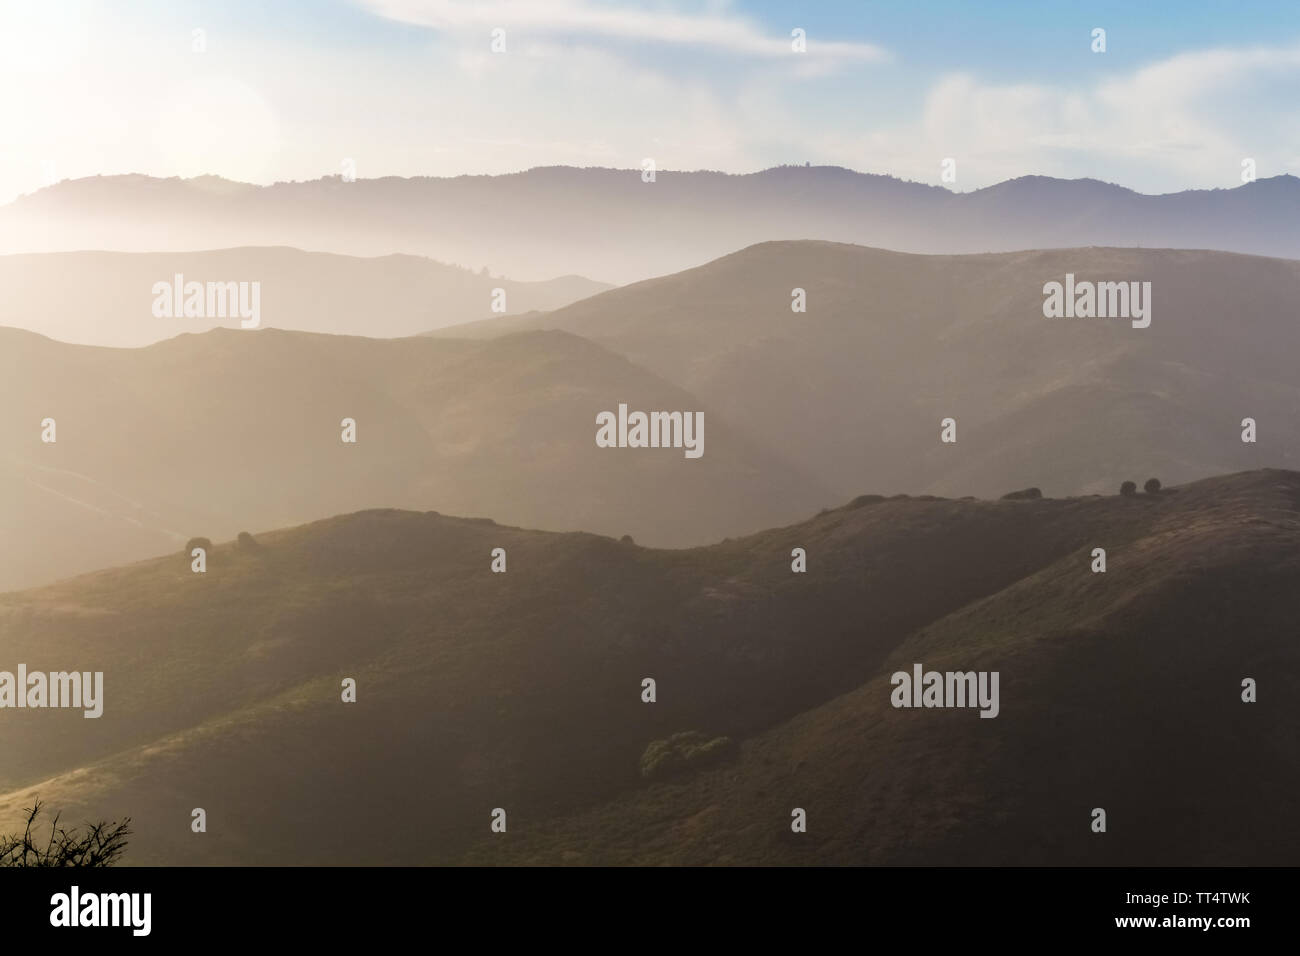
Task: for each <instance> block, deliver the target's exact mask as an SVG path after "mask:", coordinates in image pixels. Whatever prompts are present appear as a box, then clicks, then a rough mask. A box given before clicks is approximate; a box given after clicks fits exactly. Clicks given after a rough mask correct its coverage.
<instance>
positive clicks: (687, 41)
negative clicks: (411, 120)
mask: <svg viewBox="0 0 1300 956" xmlns="http://www.w3.org/2000/svg"><path fill="white" fill-rule="evenodd" d="M359 2H360V3H361V4H362V5H363V6H365V7H366V8H367V9H369V10H371V11H372V12H374V13H376V14H378V15H380V16H382V17H385V18H387V19H390V20H396V21H399V22H402V23H410V24H414V25H416V26H424V27H430V28H432V29H435V30H468V29H482V30H491V29H493V28H496V27H502V28H505V29H506V30H507V35H508V32H509V30H511V29H512V28H515V29H521V30H526V31H529V32H531V33H534V34H542V33H553V34H571V35H577V36H605V37H618V38H621V39H627V40H649V41H655V42H659V43H667V44H675V45H684V46H698V47H711V48H714V49H718V50H724V51H728V52H731V53H737V54H744V55H750V56H770V57H775V56H790V55H791V39H790V33H789V30H787V31H786V32H785V34H783V35H770V34H767V33H764V32H763V31H761V30H760V29H759V28H758V27H756V26H755V25H754V24H753V23H751V22H750V21H749V20H746V19H744V18H743V17H739V16H736V15H734V14H729V13H727V12H726V11H725V9H722V8H718V6H717V5H716V4H715V5H712V6H713V8H714V9H713V10H710V11H706V12H703V13H681V12H678V11H674V10H664V9H656V10H650V9H647V8H644V7H637V6H628V5H625V4H614V3H610V2H607V0H606V2H593V0H359ZM797 26H798V24H797V23H792V24H791V25H790V29H794V28H795V27H797ZM800 55H801V56H807V57H810V58H820V59H822V60H858V61H863V62H873V63H879V62H885V61H888V60H889V59H890V58H891V57H890V54H889V52H888V51H886V50H885V49H883V48H882V47H879V46H877V45H875V44H872V43H855V42H848V41H840V40H828V41H823V40H820V39H819V38H818V37H817V36H815V35H814V36H810V37H808V51H807V53H806V54H800Z"/></svg>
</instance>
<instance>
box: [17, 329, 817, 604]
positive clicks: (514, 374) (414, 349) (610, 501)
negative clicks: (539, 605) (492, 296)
mask: <svg viewBox="0 0 1300 956" xmlns="http://www.w3.org/2000/svg"><path fill="white" fill-rule="evenodd" d="M620 402H627V403H629V404H630V406H631V407H632V408H642V409H665V410H701V411H705V412H706V415H705V421H706V426H705V435H704V437H705V452H704V455H703V457H701V458H698V459H694V460H688V459H686V458H685V457H684V454H683V452H682V451H681V450H680V449H622V450H611V449H607V448H605V449H602V448H599V447H597V445H596V443H595V436H596V414H597V413H598V412H600V411H602V410H607V409H616V408H617V407H618V403H620ZM47 417H48V418H53V419H55V421H56V422H57V428H58V431H57V438H58V440H57V442H56V443H54V444H48V443H43V442H42V440H41V437H42V428H41V422H42V421H43V420H44V419H46V418H47ZM344 418H352V419H354V420H355V421H356V423H357V438H358V440H357V443H356V444H344V443H343V441H342V440H341V433H342V429H341V427H340V423H341V421H342V420H343V419H344ZM0 448H3V449H4V451H3V452H0V491H3V492H4V493H3V494H0V540H4V541H5V542H7V543H8V546H7V547H6V548H4V549H2V550H0V589H8V588H14V587H21V586H28V585H32V584H36V583H45V582H48V581H51V580H54V579H56V578H58V577H62V576H66V575H69V574H73V573H79V572H82V571H88V570H90V569H92V568H95V567H104V566H106V565H111V564H119V563H122V562H124V561H129V560H134V559H138V558H143V557H147V556H149V555H155V554H162V553H165V552H169V551H172V550H175V549H178V548H180V546H181V545H182V544H183V543H184V541H185V540H186V539H187V538H188V537H189V536H191V535H196V534H198V535H208V536H210V537H213V538H216V539H220V538H232V537H234V535H235V534H237V533H238V532H239V531H241V530H247V531H253V532H257V531H261V530H264V529H268V528H277V527H285V526H288V525H293V524H298V523H301V522H303V521H309V520H314V519H317V518H321V517H325V516H328V515H333V514H339V513H342V512H351V511H355V510H357V508H358V507H361V506H364V507H406V508H415V509H420V510H423V509H428V508H434V509H437V510H440V511H444V512H454V513H459V514H469V515H474V514H488V515H493V516H495V517H496V518H497V519H499V520H502V521H507V522H510V523H514V524H526V525H531V526H534V527H542V528H552V529H557V530H571V529H583V530H591V531H596V532H601V533H604V534H610V535H616V536H621V535H623V534H632V535H633V536H635V537H636V538H637V540H639V541H643V542H644V543H647V544H660V545H667V546H675V545H682V544H690V543H701V542H705V541H710V540H717V539H719V538H722V537H724V536H726V535H729V534H737V533H742V532H750V531H753V530H755V529H757V528H761V527H764V526H765V525H770V524H775V523H780V522H786V521H791V520H795V519H797V518H800V517H804V516H806V515H808V514H810V513H812V512H813V511H815V510H816V509H817V508H819V507H821V506H823V505H824V504H826V503H828V501H829V500H831V499H830V496H829V495H827V494H826V493H825V492H824V491H823V490H822V489H821V487H820V486H819V484H818V483H817V482H816V481H814V480H811V479H808V478H806V477H805V476H804V474H803V473H802V472H801V471H800V470H799V469H798V468H797V467H796V466H794V465H792V464H789V463H788V461H787V460H786V459H783V458H780V457H779V456H777V455H774V454H773V453H771V452H768V451H765V450H763V449H761V448H757V447H755V446H754V444H753V443H751V442H750V441H749V440H748V439H747V438H745V437H744V436H743V435H741V434H739V433H738V432H737V431H735V430H734V429H732V428H730V427H729V426H728V424H727V423H726V422H725V421H723V420H722V419H721V417H720V416H718V415H717V414H716V413H715V412H714V411H713V410H712V409H711V408H710V407H709V406H707V405H705V404H703V403H702V402H700V400H699V399H697V398H695V397H694V396H691V395H689V394H687V393H685V392H684V391H682V390H681V389H679V388H677V387H675V386H673V385H670V384H669V383H667V382H665V381H663V380H662V379H660V378H658V377H656V376H654V375H652V374H650V373H647V372H645V371H644V370H643V369H640V368H637V367H636V366H635V365H633V364H631V363H630V362H628V361H627V360H626V359H623V358H621V357H619V356H616V355H613V354H611V353H610V352H608V351H606V350H604V349H602V348H600V347H599V346H597V345H594V344H592V343H590V342H586V341H583V340H582V339H579V338H576V337H574V336H571V335H567V334H565V333H549V332H544V333H527V334H523V335H520V336H517V337H509V338H506V339H501V340H499V341H493V342H461V341H456V342H453V341H438V340H434V339H430V338H424V337H420V338H412V339H395V340H383V339H365V338H354V337H345V336H329V335H312V334H307V333H298V332H285V331H280V330H275V329H267V330H262V331H231V330H214V331H212V332H209V333H205V334H202V335H186V336H180V337H177V338H174V339H170V340H168V341H166V342H162V343H159V344H157V345H154V346H150V347H148V348H144V349H103V348H92V347H86V346H70V345H63V344H60V343H56V342H52V341H50V340H48V339H44V338H41V337H39V336H36V335H33V334H31V333H27V332H20V331H18V330H13V329H0Z"/></svg>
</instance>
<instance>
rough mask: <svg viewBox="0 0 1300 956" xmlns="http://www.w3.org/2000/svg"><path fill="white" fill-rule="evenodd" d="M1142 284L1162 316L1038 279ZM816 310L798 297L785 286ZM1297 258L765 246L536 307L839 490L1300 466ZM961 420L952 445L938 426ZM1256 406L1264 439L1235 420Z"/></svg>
mask: <svg viewBox="0 0 1300 956" xmlns="http://www.w3.org/2000/svg"><path fill="white" fill-rule="evenodd" d="M1066 273H1072V274H1074V275H1075V276H1076V277H1077V278H1078V279H1079V280H1080V281H1084V280H1087V281H1093V282H1100V281H1144V282H1150V283H1151V297H1152V306H1153V312H1152V320H1151V324H1150V326H1149V327H1148V328H1133V327H1132V325H1131V323H1130V321H1129V320H1125V319H1112V318H1068V319H1067V318H1057V319H1049V318H1045V317H1044V316H1043V300H1044V296H1043V286H1044V284H1045V283H1047V282H1050V281H1056V282H1062V281H1063V280H1064V278H1065V275H1066ZM794 288H800V289H803V290H805V292H806V296H807V312H806V313H795V312H792V311H791V301H792V300H791V290H792V289H794ZM1297 301H1300V263H1297V262H1293V261H1288V260H1280V259H1261V258H1252V257H1248V256H1240V255H1232V254H1226V253H1216V252H1203V251H1173V250H1161V249H1152V250H1147V249H1066V250H1053V251H1037V252H1019V253H1006V254H1001V255H979V256H914V255H905V254H902V253H896V252H887V251H884V250H880V249H865V248H861V247H858V246H848V245H837V244H833V243H825V242H776V243H766V244H763V245H759V246H754V247H752V248H749V249H744V250H742V251H740V252H737V253H735V254H734V255H730V256H727V257H725V258H723V259H719V260H717V261H716V262H711V263H709V264H708V265H705V266H701V267H700V268H697V269H691V270H688V271H686V272H682V273H680V274H677V275H672V276H665V277H663V278H659V279H652V280H648V281H646V282H642V283H638V284H635V285H631V286H627V287H624V288H621V289H615V290H612V291H610V292H606V293H603V294H601V295H598V296H595V297H593V298H590V299H586V300H584V301H582V302H578V303H575V304H573V305H571V306H569V307H567V308H564V309H561V310H559V311H557V312H554V313H550V314H546V315H532V316H521V317H515V318H506V319H495V320H486V321H483V322H478V323H472V324H470V325H468V326H463V327H459V328H455V329H448V330H445V331H444V332H443V333H442V334H444V335H456V336H473V337H479V336H491V335H493V334H496V333H498V332H502V331H509V330H518V329H536V328H550V329H563V330H566V331H569V332H572V333H574V334H576V335H581V336H583V337H585V338H588V339H591V340H592V341H595V342H598V343H600V344H602V345H604V346H606V347H607V348H610V349H611V350H613V351H615V352H618V353H620V354H622V355H625V356H626V357H627V358H629V359H630V360H631V361H633V362H636V363H637V364H638V365H642V366H644V367H645V368H648V369H650V370H652V371H654V372H656V373H657V374H659V375H662V376H664V377H665V378H667V379H669V380H670V381H673V382H676V383H677V384H679V385H681V386H682V387H683V388H685V389H687V390H688V391H690V392H692V393H693V394H696V395H699V396H700V398H701V400H703V401H705V402H708V403H709V404H710V405H711V406H713V407H716V408H717V409H718V411H719V413H720V414H722V415H724V416H726V417H727V419H728V420H729V421H732V422H734V423H735V424H736V425H737V426H739V427H742V428H744V429H746V430H747V431H748V432H749V433H750V434H752V435H754V436H755V437H756V438H758V439H760V440H763V441H765V442H767V443H768V444H769V446H770V447H772V448H779V449H780V450H781V451H782V453H784V454H786V455H790V456H792V457H794V458H795V459H796V460H798V461H799V462H801V463H802V464H803V465H804V466H805V467H806V468H807V469H808V470H809V471H810V472H812V473H813V474H814V475H816V476H817V477H818V478H819V479H820V480H822V481H823V482H825V483H826V484H828V485H830V486H831V487H832V488H834V489H836V490H837V491H838V492H839V493H840V494H841V495H845V496H847V495H851V494H853V493H855V492H856V491H857V490H858V489H859V488H861V487H863V485H864V484H866V485H867V486H869V487H872V488H875V489H877V490H879V491H883V492H895V491H897V492H919V491H926V492H932V493H934V494H945V495H957V494H977V495H981V496H994V495H998V494H1002V493H1003V492H1005V491H1007V490H1009V489H1012V488H1021V487H1024V486H1025V485H1027V484H1034V485H1038V486H1040V487H1042V488H1043V489H1045V490H1046V491H1047V492H1048V493H1049V494H1084V493H1107V494H1109V493H1112V492H1114V491H1115V490H1116V489H1117V488H1118V486H1119V481H1120V479H1121V478H1122V477H1123V476H1125V475H1151V474H1155V475H1160V476H1162V477H1163V478H1164V479H1165V480H1166V481H1176V482H1183V481H1190V480H1194V479H1197V478H1203V477H1206V476H1209V475H1214V474H1221V473H1224V472H1229V471H1238V470H1241V469H1246V468H1256V467H1260V466H1281V467H1295V466H1296V465H1298V464H1300V416H1297V415H1296V413H1295V410H1296V409H1297V408H1300V384H1298V383H1297V379H1296V375H1295V372H1294V368H1293V362H1292V360H1291V356H1293V355H1295V354H1297V353H1298V352H1300V324H1297V323H1296V321H1295V320H1294V316H1295V303H1296V302H1297ZM949 416H951V417H953V418H955V419H956V420H957V442H956V444H942V443H940V441H939V432H940V422H941V420H942V419H944V418H947V417H949ZM1246 417H1251V418H1254V419H1255V420H1256V422H1257V423H1258V429H1259V431H1258V436H1259V440H1258V443H1256V444H1244V443H1243V442H1242V441H1241V421H1242V419H1243V418H1246Z"/></svg>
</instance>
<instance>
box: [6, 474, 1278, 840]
mask: <svg viewBox="0 0 1300 956" xmlns="http://www.w3.org/2000/svg"><path fill="white" fill-rule="evenodd" d="M258 541H259V543H260V547H256V548H247V547H246V548H238V547H236V546H235V545H233V544H232V545H220V546H218V547H217V548H216V549H215V551H214V552H213V554H212V556H211V560H210V564H209V570H208V572H207V573H206V574H205V575H196V574H192V573H191V572H190V570H189V562H188V559H187V558H186V557H184V556H182V555H180V554H179V553H178V554H177V555H175V556H172V557H168V558H163V559H158V560H153V561H149V562H144V563H141V564H138V565H134V566H131V567H126V568H120V569H116V570H111V571H103V572H99V573H96V574H93V575H89V576H86V577H83V578H79V579H76V580H72V581H67V582H63V583H61V584H58V585H55V586H52V587H49V588H45V589H42V590H40V591H31V592H25V593H20V594H9V595H3V596H0V655H2V657H3V660H4V661H5V662H6V665H5V666H12V664H16V663H17V662H25V663H27V664H28V666H29V667H30V668H32V669H38V668H40V669H55V668H63V667H71V666H76V667H78V668H81V669H102V670H103V671H104V672H105V688H106V704H105V711H104V716H103V717H102V718H100V719H99V720H95V721H87V720H84V719H82V717H81V715H80V714H79V713H68V712H64V711H57V712H56V711H43V712H40V711H26V712H10V713H9V716H8V717H7V720H8V721H9V722H10V724H11V725H14V726H17V725H16V723H15V721H19V720H20V721H21V722H22V725H23V727H22V730H21V732H18V731H15V732H13V733H10V734H7V736H6V759H5V761H4V762H3V764H0V793H2V794H3V795H2V796H0V817H12V816H14V814H15V812H16V810H15V808H17V807H21V806H22V805H23V802H22V801H23V800H26V799H29V798H30V796H31V794H32V793H33V792H36V791H39V793H40V794H41V796H42V798H43V799H46V800H48V801H49V802H50V803H51V804H52V805H58V806H60V807H64V808H67V811H68V812H69V813H73V812H75V813H79V814H82V815H86V816H96V817H101V816H114V815H127V814H129V815H130V816H132V818H133V821H134V826H135V827H136V829H137V836H136V838H135V839H134V840H133V855H132V862H135V863H153V862H173V863H325V862H330V863H377V862H387V863H430V862H456V861H462V862H480V863H482V862H535V861H548V862H555V861H558V862H572V863H593V862H617V863H625V862H693V863H699V862H714V863H728V862H748V863H808V862H873V863H898V862H918V861H924V862H957V863H994V862H1003V863H1007V862H1009V863H1029V862H1052V863H1161V864H1169V863H1197V864H1216V863H1241V862H1249V863H1268V862H1280V861H1284V860H1287V859H1293V858H1294V854H1295V852H1296V850H1297V848H1298V847H1300V828H1298V827H1297V824H1296V822H1295V821H1296V819H1297V816H1296V811H1297V809H1300V808H1298V807H1297V805H1296V804H1297V799H1298V798H1297V796H1296V795H1297V792H1300V791H1298V790H1297V783H1300V751H1297V749H1296V748H1295V746H1294V742H1295V736H1294V728H1295V726H1296V720H1297V717H1300V713H1297V708H1296V704H1295V701H1296V700H1297V696H1296V692H1297V691H1298V690H1300V658H1297V656H1296V654H1295V651H1294V647H1293V644H1294V642H1293V640H1292V638H1291V633H1292V631H1293V623H1294V620H1295V618H1296V615H1297V611H1300V608H1298V607H1297V601H1300V548H1297V544H1300V474H1297V473H1294V472H1281V471H1257V472H1251V473H1244V474H1236V475H1231V476H1227V477H1222V478H1215V479H1211V480H1206V481H1202V482H1198V483H1196V484H1193V485H1189V486H1186V487H1183V488H1178V489H1173V490H1170V491H1167V492H1166V493H1162V494H1158V495H1146V494H1144V495H1138V496H1133V497H1119V496H1115V497H1106V498H1100V497H1089V498H1074V499H1050V498H1049V499H1040V500H1025V501H977V500H945V499H934V498H905V497H900V498H892V499H882V498H880V497H879V496H865V497H862V498H859V499H855V500H854V501H853V502H851V503H850V504H849V505H846V506H844V507H842V508H839V509H836V510H833V511H828V512H825V513H823V514H821V515H819V516H817V517H815V518H813V519H810V520H808V521H805V522H803V523H801V524H798V525H793V526H789V527H784V528H778V529H773V530H770V531H766V532H763V533H761V534H758V535H754V536H752V537H748V538H744V539H740V540H735V541H727V542H724V543H721V544H717V545H713V546H709V547H705V548H699V549H693V550H686V551H654V550H648V549H644V548H641V547H638V546H636V545H634V544H631V543H628V542H622V543H620V542H617V541H614V540H611V539H607V538H599V537H594V536H591V535H587V534H567V535H559V534H548V533H541V532H535V531H524V530H519V529H516V528H507V527H502V526H498V525H495V524H493V523H492V522H490V521H483V520H467V519H458V518H448V517H442V516H440V515H437V514H433V513H428V514H414V513H407V512H398V511H368V512H362V513H358V514H352V515H347V516H343V517H338V518H333V519H330V520H327V521H322V522H317V523H315V524H311V525H307V526H304V527H300V528H295V529H292V530H287V531H281V532H276V533H272V534H265V535H258ZM1097 546H1102V547H1105V548H1106V549H1107V551H1108V553H1109V568H1108V571H1107V572H1106V573H1105V574H1093V573H1091V572H1090V570H1089V563H1090V552H1091V549H1092V548H1094V547H1097ZM497 547H500V548H505V549H506V551H507V554H508V561H509V564H508V571H507V573H505V574H493V573H491V571H490V570H489V566H490V552H491V549H493V548H497ZM795 547H801V548H805V549H806V550H807V555H808V571H807V572H806V573H804V574H794V573H791V570H790V560H791V557H790V555H791V549H792V548H795ZM914 662H920V663H923V664H925V666H926V667H927V668H932V669H939V670H948V669H954V670H956V669H960V670H969V669H976V670H986V669H987V670H997V671H999V672H1000V674H1001V676H1002V690H1001V713H1000V715H999V716H998V717H997V718H996V719H992V720H987V719H980V718H979V717H978V714H977V712H976V711H974V710H895V709H893V708H891V707H890V706H889V692H890V687H889V684H888V675H889V674H890V673H891V672H892V671H893V670H895V669H900V668H901V669H907V668H909V667H910V666H911V664H912V663H914ZM1247 676H1249V677H1253V678H1255V679H1257V680H1258V682H1259V687H1260V695H1259V703H1257V704H1244V703H1242V702H1241V701H1240V697H1239V695H1240V686H1241V679H1242V678H1243V677H1247ZM344 677H353V678H355V679H356V680H357V683H358V698H357V702H356V703H355V704H343V703H341V702H340V700H339V693H340V681H341V680H342V678H344ZM645 677H653V678H655V679H656V681H657V682H658V683H657V687H658V700H657V702H656V703H654V704H646V703H642V702H641V699H640V693H641V681H642V679H643V678H645ZM688 731H693V732H695V734H696V737H695V738H693V739H698V740H704V741H708V740H716V739H717V738H719V737H729V738H731V740H732V741H733V742H735V743H738V744H739V751H738V753H733V754H731V755H730V756H727V750H726V748H719V749H718V751H717V753H718V754H719V755H720V759H722V760H723V762H722V763H721V764H720V765H716V766H714V767H713V768H712V769H708V768H707V767H704V765H703V764H701V767H702V768H703V769H700V770H698V771H692V770H691V768H690V765H689V764H688V765H687V768H686V769H685V770H684V771H682V774H683V775H679V776H677V777H675V778H670V779H666V780H663V781H661V782H656V781H651V782H647V781H645V780H643V778H642V777H641V774H640V771H639V766H640V761H641V758H642V754H643V752H645V751H646V748H647V746H648V745H649V744H650V743H651V742H653V741H656V740H664V739H666V738H670V737H673V736H674V735H676V734H680V733H684V732H688ZM679 739H680V738H679ZM250 780H251V781H256V785H250V782H249V781H250ZM1097 806H1100V807H1104V808H1106V809H1107V811H1108V813H1109V815H1110V825H1109V830H1108V832H1107V833H1106V834H1104V835H1103V834H1092V833H1090V832H1089V829H1088V824H1089V816H1088V815H1089V812H1090V811H1091V809H1092V808H1093V807H1097ZM194 807H203V808H204V809H205V810H206V811H207V813H208V819H209V832H208V833H207V834H204V835H201V836H200V835H195V834H192V833H191V832H190V831H189V819H190V817H189V814H190V810H191V809H192V808H194ZM494 807H503V808H506V809H507V811H508V813H509V820H510V824H509V832H508V833H507V834H506V835H504V836H503V835H496V836H492V835H490V834H489V832H488V824H489V814H490V812H491V810H492V809H493V808H494ZM792 807H803V808H805V809H807V811H808V818H809V832H808V833H807V834H802V835H797V836H796V835H794V834H792V833H791V832H790V830H789V822H790V809H791V808H792ZM398 821H419V826H418V827H412V826H410V825H405V824H401V823H398ZM322 832H329V833H330V834H332V836H333V839H332V840H331V841H328V842H323V841H322V840H321V839H320V834H321V833H322Z"/></svg>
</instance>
